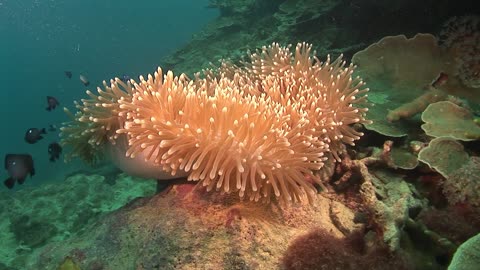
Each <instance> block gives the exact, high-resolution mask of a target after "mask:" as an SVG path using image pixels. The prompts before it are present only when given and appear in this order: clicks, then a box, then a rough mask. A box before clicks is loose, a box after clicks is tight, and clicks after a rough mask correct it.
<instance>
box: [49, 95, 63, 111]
mask: <svg viewBox="0 0 480 270" xmlns="http://www.w3.org/2000/svg"><path fill="white" fill-rule="evenodd" d="M47 104H48V107H47V111H51V110H55V108H56V107H57V106H58V105H60V102H58V100H57V99H56V98H55V97H52V96H47Z"/></svg>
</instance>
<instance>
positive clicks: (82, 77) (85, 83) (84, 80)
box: [79, 74, 90, 86]
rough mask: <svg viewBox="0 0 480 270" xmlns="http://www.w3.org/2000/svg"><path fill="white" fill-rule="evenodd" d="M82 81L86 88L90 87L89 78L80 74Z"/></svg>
mask: <svg viewBox="0 0 480 270" xmlns="http://www.w3.org/2000/svg"><path fill="white" fill-rule="evenodd" d="M79 78H80V81H82V83H83V85H85V86H89V85H90V82H89V81H88V79H87V77H85V76H83V75H82V74H80V77H79Z"/></svg>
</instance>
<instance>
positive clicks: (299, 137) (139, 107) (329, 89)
mask: <svg viewBox="0 0 480 270" xmlns="http://www.w3.org/2000/svg"><path fill="white" fill-rule="evenodd" d="M226 63H228V62H223V64H222V66H220V67H219V68H217V69H214V70H208V71H205V72H204V74H205V78H200V76H196V78H195V79H194V80H190V79H188V78H187V77H186V76H185V75H183V74H182V75H180V76H174V75H173V73H172V72H170V71H169V72H167V73H166V74H165V75H164V74H163V72H162V70H161V69H158V71H157V72H156V73H155V74H154V75H153V76H152V75H149V76H148V77H147V78H146V79H145V78H144V77H140V82H139V83H137V82H135V81H134V80H131V81H130V82H129V83H128V84H124V83H122V82H120V81H119V80H118V79H115V80H114V81H112V82H111V86H110V87H107V85H106V83H104V85H105V88H106V91H101V89H98V90H99V94H100V95H99V96H94V95H93V94H89V95H90V96H91V97H92V101H86V100H82V102H83V106H78V105H77V108H78V109H79V112H78V113H77V116H75V121H74V122H73V123H69V124H67V127H65V128H64V129H63V133H64V134H63V138H64V142H65V143H66V144H73V145H75V144H76V142H75V139H76V138H79V139H81V140H82V141H85V139H86V138H85V137H88V136H90V138H88V139H87V140H86V141H87V142H88V143H89V144H91V145H99V144H107V145H115V144H116V142H117V141H118V140H119V139H121V136H126V139H127V140H128V146H127V149H125V151H123V152H122V151H120V152H121V153H123V154H124V155H126V156H127V157H130V158H133V159H135V158H137V157H138V156H141V157H142V158H143V159H144V161H145V164H147V163H148V164H150V165H151V164H153V166H156V167H158V170H159V171H162V172H169V173H170V174H171V175H177V174H182V173H183V174H184V173H186V174H187V175H188V179H189V180H193V181H200V182H201V183H202V185H204V186H206V187H207V190H212V189H216V190H220V191H222V192H226V193H229V192H232V191H236V192H238V194H239V196H240V197H242V198H243V197H245V198H248V199H250V200H254V201H260V200H262V201H267V202H268V201H271V199H272V198H273V197H275V198H277V199H278V200H279V201H282V202H292V201H293V202H300V201H305V200H308V201H310V202H311V201H312V200H313V198H314V196H313V195H314V194H315V188H314V187H313V185H312V184H313V182H312V181H314V182H316V183H318V184H321V179H319V178H317V177H316V176H314V174H313V172H314V171H318V170H320V169H321V168H322V166H323V162H324V161H325V159H326V158H327V157H334V158H335V159H336V160H340V156H341V154H342V153H343V151H344V149H345V148H344V144H345V143H348V144H352V145H353V144H354V141H355V140H358V139H359V138H360V136H362V133H361V132H359V131H356V130H355V129H354V128H353V127H352V125H353V124H357V123H366V122H368V121H367V120H365V118H364V115H365V113H366V111H367V108H364V107H362V106H361V105H362V104H363V103H364V101H365V93H366V92H367V91H368V89H367V88H364V83H363V82H362V81H361V80H360V79H359V78H355V79H354V78H352V73H353V69H354V67H353V66H352V65H350V66H348V67H345V62H344V61H342V60H341V58H338V59H337V60H335V61H333V62H330V59H329V58H328V59H327V61H326V62H324V63H322V62H320V61H319V60H318V59H317V58H316V57H314V56H312V53H311V46H310V45H308V44H305V43H299V44H298V45H297V46H296V48H295V52H291V51H290V47H281V46H279V45H278V44H275V43H274V44H272V45H271V46H269V47H264V48H263V49H262V51H259V52H257V53H256V54H253V55H251V57H250V62H245V63H242V66H235V65H233V64H226ZM120 86H121V88H120ZM85 122H88V126H89V131H88V134H84V133H82V134H83V135H85V136H83V137H82V136H71V135H72V134H73V135H76V131H75V130H76V129H75V126H77V125H84V124H85ZM119 136H120V137H119ZM75 149H76V148H75ZM75 149H74V150H75Z"/></svg>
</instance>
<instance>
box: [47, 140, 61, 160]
mask: <svg viewBox="0 0 480 270" xmlns="http://www.w3.org/2000/svg"><path fill="white" fill-rule="evenodd" d="M61 153H62V147H61V146H60V144H58V143H56V142H54V143H51V144H49V145H48V154H49V155H50V161H51V162H55V160H57V159H58V158H59V157H60V154H61Z"/></svg>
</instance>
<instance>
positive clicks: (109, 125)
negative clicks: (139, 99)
mask: <svg viewBox="0 0 480 270" xmlns="http://www.w3.org/2000/svg"><path fill="white" fill-rule="evenodd" d="M103 86H104V88H105V90H102V89H101V88H99V87H98V88H97V92H98V95H95V94H93V93H92V92H91V91H89V90H87V91H86V93H87V95H88V96H90V99H82V100H81V102H76V101H75V107H76V108H77V112H76V113H75V114H73V113H72V112H70V111H69V110H68V109H67V108H65V109H64V111H65V112H66V113H67V115H68V116H69V117H70V119H71V121H70V122H66V123H64V125H63V127H62V128H61V129H60V130H61V133H60V137H61V140H62V144H63V145H68V146H70V147H72V151H70V152H68V153H67V154H66V159H67V160H70V159H72V158H73V157H80V158H81V159H82V160H84V161H86V162H87V163H89V164H95V163H97V162H98V161H99V160H101V159H102V158H103V153H102V152H103V151H104V150H105V149H104V146H105V145H106V144H115V143H116V139H117V137H118V134H117V133H116V131H117V129H119V128H120V127H123V125H124V122H125V121H124V119H125V116H124V115H123V113H122V112H121V111H120V110H119V107H120V104H119V103H118V101H119V100H120V99H122V100H123V99H126V100H130V99H131V96H132V93H133V88H132V86H131V83H130V82H127V83H124V82H122V81H121V80H120V79H118V78H115V79H114V80H111V81H110V86H109V85H108V84H107V83H106V82H105V81H103Z"/></svg>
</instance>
